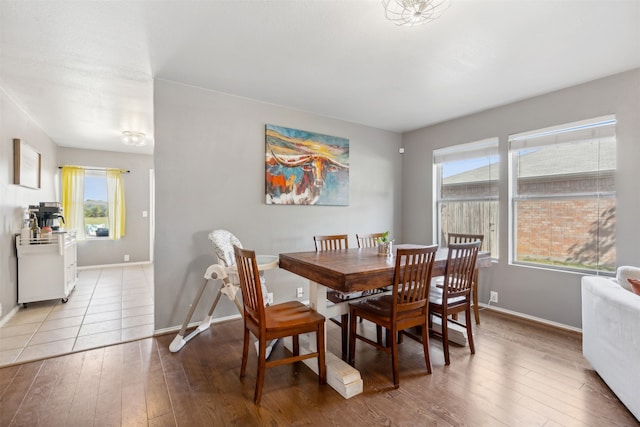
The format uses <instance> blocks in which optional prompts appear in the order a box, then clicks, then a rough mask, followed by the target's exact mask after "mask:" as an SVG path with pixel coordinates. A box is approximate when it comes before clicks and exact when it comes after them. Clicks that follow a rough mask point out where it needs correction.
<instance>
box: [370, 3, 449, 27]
mask: <svg viewBox="0 0 640 427" xmlns="http://www.w3.org/2000/svg"><path fill="white" fill-rule="evenodd" d="M450 3H451V0H382V6H384V10H385V16H386V17H387V19H388V20H389V21H391V22H393V23H394V24H396V25H402V26H408V27H412V26H414V25H419V24H424V23H426V22H431V21H433V20H435V19H437V18H439V17H440V15H442V13H443V12H444V11H445V10H446V9H447V8H448V7H449V4H450Z"/></svg>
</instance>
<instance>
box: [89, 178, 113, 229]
mask: <svg viewBox="0 0 640 427" xmlns="http://www.w3.org/2000/svg"><path fill="white" fill-rule="evenodd" d="M84 232H85V235H86V236H87V237H109V201H108V197H107V174H106V172H105V171H94V170H85V174H84Z"/></svg>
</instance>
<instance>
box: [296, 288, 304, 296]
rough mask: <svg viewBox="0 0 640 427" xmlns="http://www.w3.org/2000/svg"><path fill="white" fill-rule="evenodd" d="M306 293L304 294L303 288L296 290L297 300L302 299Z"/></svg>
mask: <svg viewBox="0 0 640 427" xmlns="http://www.w3.org/2000/svg"><path fill="white" fill-rule="evenodd" d="M303 296H304V293H303V292H302V288H298V289H296V298H302V297H303Z"/></svg>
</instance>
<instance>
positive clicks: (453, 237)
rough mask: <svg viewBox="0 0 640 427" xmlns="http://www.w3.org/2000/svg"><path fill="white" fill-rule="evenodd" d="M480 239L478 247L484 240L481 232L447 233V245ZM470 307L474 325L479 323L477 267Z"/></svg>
mask: <svg viewBox="0 0 640 427" xmlns="http://www.w3.org/2000/svg"><path fill="white" fill-rule="evenodd" d="M478 240H479V241H480V247H481V248H482V242H483V241H484V235H482V234H464V233H449V234H448V235H447V245H450V244H451V243H469V242H475V241H478ZM471 299H472V300H471V307H472V308H473V316H474V317H475V319H476V325H479V324H480V306H479V305H478V269H477V268H476V269H474V271H473V284H472V286H471Z"/></svg>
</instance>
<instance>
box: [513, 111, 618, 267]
mask: <svg viewBox="0 0 640 427" xmlns="http://www.w3.org/2000/svg"><path fill="white" fill-rule="evenodd" d="M615 123H616V120H615V116H606V117H599V118H596V119H590V120H585V121H581V122H576V123H570V124H566V125H561V126H555V127H552V128H546V129H540V130H536V131H531V132H526V133H521V134H517V135H511V136H510V137H509V153H510V164H509V170H510V189H511V208H510V215H511V219H512V230H513V232H512V236H511V238H512V240H511V244H512V247H511V251H510V252H511V262H512V263H514V264H530V265H537V266H542V267H547V268H554V269H562V270H571V271H580V272H611V271H614V270H615V261H616V247H615V238H616V236H615V222H616V217H615V203H616V188H615V170H616V138H615Z"/></svg>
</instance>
